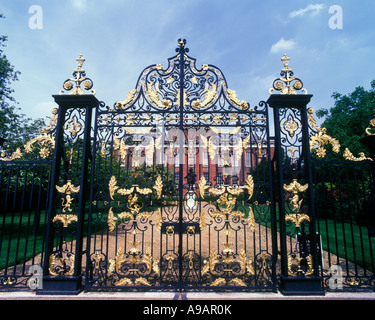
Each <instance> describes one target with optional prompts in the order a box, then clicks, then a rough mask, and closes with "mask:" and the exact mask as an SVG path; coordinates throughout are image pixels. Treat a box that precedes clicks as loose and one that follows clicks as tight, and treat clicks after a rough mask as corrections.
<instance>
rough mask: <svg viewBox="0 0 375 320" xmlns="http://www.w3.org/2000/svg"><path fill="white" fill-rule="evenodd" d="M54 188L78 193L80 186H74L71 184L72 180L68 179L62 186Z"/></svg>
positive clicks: (67, 192)
mask: <svg viewBox="0 0 375 320" xmlns="http://www.w3.org/2000/svg"><path fill="white" fill-rule="evenodd" d="M56 189H57V191H58V192H60V193H65V194H72V193H78V192H79V190H80V189H81V187H80V186H77V187H75V186H74V185H73V184H72V181H71V180H68V181H67V183H66V184H64V185H63V186H62V187H59V186H56Z"/></svg>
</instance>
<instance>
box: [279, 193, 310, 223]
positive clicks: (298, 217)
mask: <svg viewBox="0 0 375 320" xmlns="http://www.w3.org/2000/svg"><path fill="white" fill-rule="evenodd" d="M301 201H302V200H301ZM285 221H292V222H293V223H294V224H295V225H296V228H299V227H300V225H301V223H302V222H303V221H307V222H310V217H309V216H308V215H307V214H299V213H297V214H294V213H290V214H287V215H286V216H285Z"/></svg>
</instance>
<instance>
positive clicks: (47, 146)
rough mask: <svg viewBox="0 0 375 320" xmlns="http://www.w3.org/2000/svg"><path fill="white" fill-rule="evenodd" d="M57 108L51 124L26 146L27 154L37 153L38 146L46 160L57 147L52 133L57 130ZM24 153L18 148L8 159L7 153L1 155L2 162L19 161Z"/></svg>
mask: <svg viewBox="0 0 375 320" xmlns="http://www.w3.org/2000/svg"><path fill="white" fill-rule="evenodd" d="M57 112H58V110H57V108H54V109H53V110H52V114H53V117H51V119H50V124H49V125H48V126H47V127H45V128H42V129H40V135H39V136H37V137H36V138H34V139H31V140H29V141H28V142H27V143H26V144H25V145H24V148H25V153H27V154H30V153H33V152H35V150H34V147H35V145H38V146H39V147H40V149H39V155H40V156H41V157H42V158H43V159H46V158H48V157H49V156H50V155H51V154H52V151H53V149H54V147H55V138H54V137H53V135H52V134H51V132H52V131H53V130H54V129H55V127H56V123H57ZM36 150H37V149H36ZM22 155H23V154H22V151H21V148H17V149H16V151H14V152H13V153H12V154H11V156H9V157H7V156H6V154H5V152H2V153H1V156H0V161H14V160H17V159H20V158H21V157H22Z"/></svg>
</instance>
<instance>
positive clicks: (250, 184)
mask: <svg viewBox="0 0 375 320" xmlns="http://www.w3.org/2000/svg"><path fill="white" fill-rule="evenodd" d="M243 188H245V189H247V193H248V194H249V198H248V199H247V200H248V201H249V200H250V199H251V197H252V196H253V193H254V179H253V176H252V175H251V174H249V175H248V176H247V178H246V185H245V186H243Z"/></svg>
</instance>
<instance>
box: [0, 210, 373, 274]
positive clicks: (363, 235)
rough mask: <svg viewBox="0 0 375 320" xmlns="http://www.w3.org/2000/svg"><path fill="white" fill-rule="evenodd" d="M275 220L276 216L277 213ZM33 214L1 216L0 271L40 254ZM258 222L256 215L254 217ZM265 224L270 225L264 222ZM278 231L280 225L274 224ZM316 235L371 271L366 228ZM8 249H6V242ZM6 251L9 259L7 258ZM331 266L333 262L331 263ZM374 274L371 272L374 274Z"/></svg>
mask: <svg viewBox="0 0 375 320" xmlns="http://www.w3.org/2000/svg"><path fill="white" fill-rule="evenodd" d="M237 209H238V210H241V211H243V212H245V218H247V217H248V214H249V211H250V210H249V207H248V206H247V205H239V206H238V208H237ZM268 210H269V208H266V207H265V206H262V207H261V210H254V211H255V212H258V211H259V212H264V214H265V215H268V214H269V213H268ZM276 216H277V217H276V218H277V219H278V212H276ZM34 217H35V215H34V213H31V214H30V219H29V214H28V213H23V214H21V213H15V214H14V217H13V218H12V217H11V214H7V216H6V218H5V220H4V221H3V216H0V228H2V227H3V222H4V223H5V225H4V229H0V230H1V231H2V233H1V234H0V241H1V243H0V250H1V251H0V270H1V269H4V267H5V266H6V261H7V259H8V266H11V265H14V264H20V263H23V262H24V261H28V260H30V259H32V257H33V256H34V254H35V255H36V254H39V253H41V252H42V249H43V247H42V241H43V228H44V221H45V212H42V213H41V217H40V223H39V227H38V229H37V233H36V234H33V233H32V231H33V226H34ZM255 217H256V218H257V213H256V214H255ZM266 221H269V219H268V218H267V219H266ZM257 222H258V223H260V224H263V225H265V226H266V227H270V223H269V222H266V223H264V222H261V221H257ZM277 228H278V231H279V224H278V223H277ZM293 230H294V225H293V224H292V225H287V231H290V232H291V234H292V231H293ZM317 231H318V232H319V233H320V235H321V237H322V246H323V250H324V251H328V252H330V253H332V254H335V255H338V256H339V257H341V258H344V259H348V260H349V261H352V262H356V263H357V264H358V265H360V266H362V267H366V268H367V269H370V270H372V261H373V260H374V255H375V254H374V252H373V251H374V249H375V238H369V237H368V232H367V227H364V226H362V227H361V226H358V225H355V224H353V225H351V224H349V223H343V222H335V221H333V220H321V221H319V222H318V223H317ZM10 239H11V242H10V247H9V240H10ZM8 249H9V257H7V253H8ZM332 263H334V261H332ZM373 271H374V270H373Z"/></svg>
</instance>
